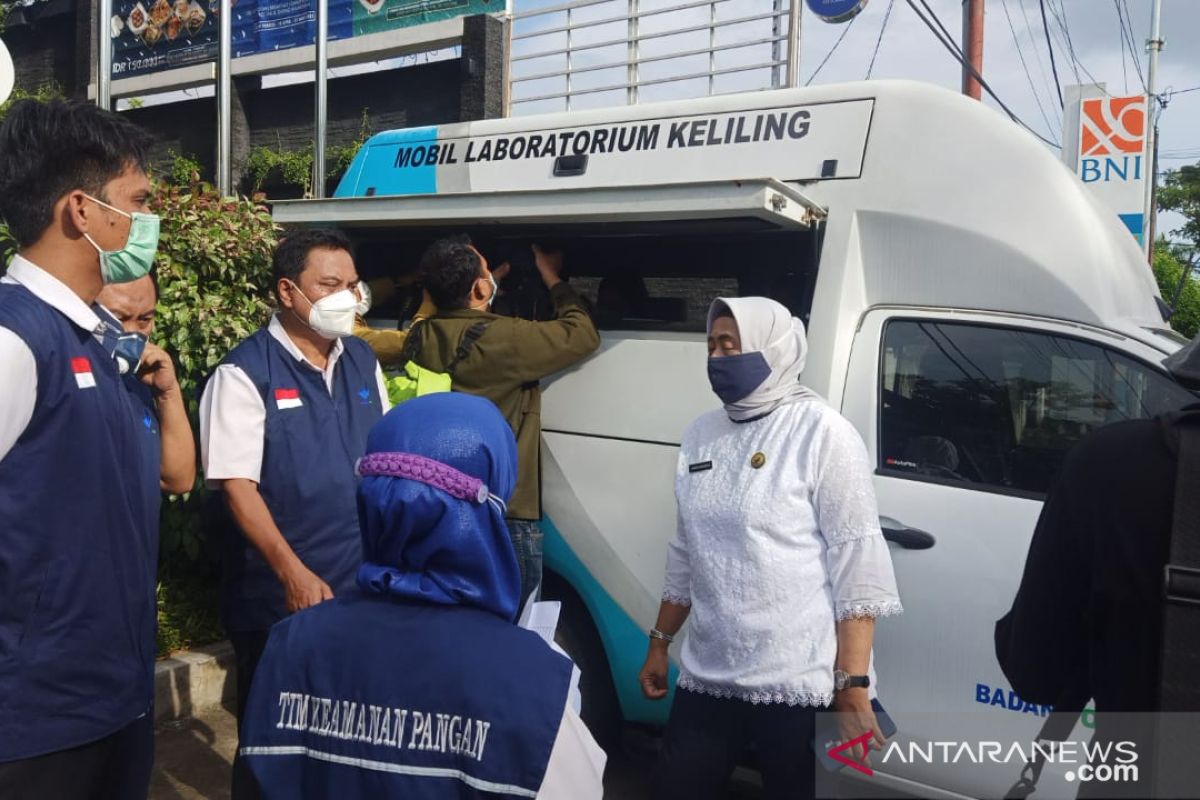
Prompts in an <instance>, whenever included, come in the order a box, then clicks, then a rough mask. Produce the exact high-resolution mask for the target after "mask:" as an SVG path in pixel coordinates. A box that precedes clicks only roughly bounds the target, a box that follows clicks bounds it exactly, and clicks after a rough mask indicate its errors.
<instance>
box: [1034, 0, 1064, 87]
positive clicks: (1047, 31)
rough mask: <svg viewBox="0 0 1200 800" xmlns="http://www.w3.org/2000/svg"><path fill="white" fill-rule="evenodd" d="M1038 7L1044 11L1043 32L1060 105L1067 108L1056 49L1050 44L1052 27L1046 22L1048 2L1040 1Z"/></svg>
mask: <svg viewBox="0 0 1200 800" xmlns="http://www.w3.org/2000/svg"><path fill="white" fill-rule="evenodd" d="M1038 6H1039V7H1040V8H1041V9H1042V30H1043V31H1044V32H1045V34H1046V49H1047V50H1049V51H1050V69H1051V71H1053V72H1054V89H1055V90H1056V91H1057V92H1058V104H1059V106H1062V107H1065V106H1066V103H1064V102H1063V96H1062V82H1061V81H1059V79H1058V65H1057V64H1056V63H1054V47H1053V46H1052V45H1051V44H1050V25H1049V23H1047V22H1046V0H1039V2H1038Z"/></svg>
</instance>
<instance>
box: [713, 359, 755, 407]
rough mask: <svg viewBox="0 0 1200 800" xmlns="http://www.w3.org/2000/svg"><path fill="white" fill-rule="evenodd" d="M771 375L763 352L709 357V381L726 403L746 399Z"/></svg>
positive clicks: (714, 390)
mask: <svg viewBox="0 0 1200 800" xmlns="http://www.w3.org/2000/svg"><path fill="white" fill-rule="evenodd" d="M770 375H771V367H770V366H768V365H767V359H766V358H765V357H764V356H763V354H762V353H759V352H754V353H742V354H741V355H737V356H718V357H717V358H709V359H708V382H709V383H710V384H712V390H713V392H715V393H716V395H717V397H719V398H721V402H722V403H724V404H725V405H730V404H732V403H736V402H738V401H740V400H745V399H746V398H747V397H749V396H750V393H751V392H753V391H754V390H755V389H757V388H758V387H759V386H762V385H763V381H765V380H766V379H767V378H768V377H770Z"/></svg>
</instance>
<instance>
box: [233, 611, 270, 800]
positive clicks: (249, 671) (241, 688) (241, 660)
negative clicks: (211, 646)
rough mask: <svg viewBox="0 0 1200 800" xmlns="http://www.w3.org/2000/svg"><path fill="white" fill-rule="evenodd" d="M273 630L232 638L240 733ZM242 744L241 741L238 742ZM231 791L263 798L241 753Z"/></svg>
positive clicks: (237, 798) (242, 799) (246, 799)
mask: <svg viewBox="0 0 1200 800" xmlns="http://www.w3.org/2000/svg"><path fill="white" fill-rule="evenodd" d="M270 633H271V632H270V631H231V632H230V633H229V641H230V643H231V644H233V656H234V661H235V662H236V664H237V722H238V732H239V733H240V732H241V730H242V719H243V718H244V717H245V715H246V700H247V699H248V698H249V697H250V683H251V681H253V680H254V671H255V670H256V669H258V662H259V660H260V659H261V658H262V654H263V650H265V649H266V647H267V637H268V636H269V635H270ZM238 744H239V746H240V745H241V742H239V743H238ZM230 794H231V795H232V800H257V799H258V798H259V797H261V795H260V793H259V791H258V784H257V783H256V782H255V780H254V776H253V775H252V774H251V772H250V770H249V769H248V768H247V767H246V762H245V761H243V760H242V757H241V756H240V755H234V757H233V784H232V786H231V791H230Z"/></svg>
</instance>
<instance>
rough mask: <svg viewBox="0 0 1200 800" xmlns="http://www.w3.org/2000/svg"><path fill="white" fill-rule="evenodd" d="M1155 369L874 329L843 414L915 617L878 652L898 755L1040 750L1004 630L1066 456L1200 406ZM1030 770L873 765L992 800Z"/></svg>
mask: <svg viewBox="0 0 1200 800" xmlns="http://www.w3.org/2000/svg"><path fill="white" fill-rule="evenodd" d="M1157 357H1158V358H1159V359H1160V358H1161V357H1162V356H1161V354H1157ZM1142 359H1145V360H1142ZM1155 360H1156V359H1155V353H1154V351H1152V350H1151V349H1150V348H1148V347H1145V346H1144V345H1141V344H1139V343H1136V342H1132V341H1130V340H1127V339H1123V338H1122V337H1118V336H1113V335H1107V334H1105V333H1104V332H1102V331H1093V330H1091V329H1084V328H1082V327H1080V326H1069V325H1059V324H1054V323H1049V322H1042V321H1038V320H1021V319H1018V318H1014V317H1011V316H1005V317H1001V316H999V315H986V314H966V313H954V312H941V313H938V312H929V311H915V310H899V309H897V310H886V309H881V310H874V311H872V312H870V313H868V314H867V315H866V317H865V318H864V320H863V324H862V325H861V326H860V329H859V332H858V333H857V334H856V337H855V342H854V347H853V351H852V355H851V363H850V367H849V371H848V375H847V384H846V391H845V394H844V397H845V401H844V402H843V408H842V411H843V413H844V414H845V415H846V416H847V417H848V418H849V419H850V420H851V421H852V422H853V423H854V424H855V426H856V427H857V428H858V430H859V431H860V432H861V433H862V434H863V438H864V440H865V441H866V443H867V447H868V450H869V452H870V454H871V457H872V458H873V459H874V464H875V468H876V473H875V489H876V492H877V495H878V500H879V513H880V517H881V521H882V522H883V527H884V529H885V535H886V536H887V537H888V539H889V544H890V548H891V552H892V560H893V563H894V566H895V570H896V578H897V581H898V583H899V588H900V594H901V598H902V600H903V603H904V607H905V612H904V614H903V615H902V616H900V617H896V618H890V619H884V620H881V621H880V623H879V625H878V628H877V632H876V646H875V647H876V649H875V656H876V670H877V673H878V686H879V693H880V700H881V701H882V702H883V704H884V706H885V707H887V708H888V710H889V712H891V715H892V717H893V718H894V719H895V720H896V723H897V725H898V726H899V728H900V734H899V736H900V739H901V740H902V741H903V740H904V738H905V737H912V738H913V739H914V740H918V741H925V742H927V741H945V740H947V739H952V740H961V739H963V738H967V739H970V738H971V737H974V739H975V740H976V741H977V740H978V739H979V738H980V737H983V738H987V739H993V740H994V739H996V738H997V737H998V736H1015V737H1019V738H1020V739H1022V740H1023V741H1026V742H1029V741H1032V740H1033V739H1034V738H1036V737H1035V734H1036V733H1037V731H1038V730H1039V729H1040V727H1041V725H1042V723H1043V722H1044V718H1043V715H1044V713H1045V712H1046V709H1044V708H1041V707H1037V706H1034V705H1032V704H1030V703H1026V702H1025V701H1024V700H1023V699H1022V698H1020V697H1019V696H1018V695H1016V694H1015V693H1014V692H1013V691H1011V687H1009V686H1008V685H1007V683H1006V681H1005V678H1004V675H1003V673H1002V672H1001V670H1000V667H999V665H998V664H997V661H996V656H995V651H994V646H993V626H994V624H995V622H996V620H997V619H999V618H1000V617H1001V616H1003V615H1004V614H1005V613H1006V612H1007V610H1008V609H1009V607H1010V605H1011V603H1012V599H1013V597H1014V595H1015V594H1016V590H1017V586H1018V584H1019V582H1020V578H1021V573H1022V569H1023V567H1024V562H1025V556H1026V553H1027V551H1028V548H1029V541H1030V539H1031V537H1032V534H1033V530H1034V527H1035V524H1036V522H1037V518H1038V514H1039V512H1040V511H1041V506H1042V500H1043V498H1044V496H1045V493H1046V491H1047V490H1048V488H1049V486H1050V484H1051V481H1052V479H1053V478H1054V476H1055V474H1056V472H1057V470H1058V468H1059V466H1060V464H1061V463H1062V460H1063V458H1064V457H1065V455H1066V452H1067V450H1068V449H1069V448H1070V447H1071V446H1072V445H1073V444H1074V443H1075V442H1076V441H1078V440H1079V439H1080V438H1081V437H1082V436H1084V435H1085V434H1086V433H1087V432H1089V431H1091V430H1093V429H1095V428H1097V427H1099V426H1102V425H1106V424H1110V423H1113V422H1117V421H1121V420H1126V419H1134V418H1141V417H1147V416H1152V415H1154V414H1158V413H1162V412H1165V411H1168V410H1171V409H1174V408H1179V407H1181V406H1183V405H1185V404H1186V403H1188V402H1190V401H1194V397H1193V396H1191V395H1189V394H1188V393H1187V392H1185V391H1184V390H1183V389H1181V388H1180V387H1179V386H1178V385H1177V384H1175V383H1174V382H1173V381H1171V379H1170V378H1169V377H1167V375H1166V374H1165V373H1163V372H1161V371H1160V370H1159V369H1158V368H1157V367H1154V366H1151V364H1152V363H1154V361H1155ZM1047 613H1053V612H1052V610H1047ZM876 763H877V764H878V761H877V762H876ZM1020 767H1021V765H1020V764H1013V765H1011V766H1010V765H1007V764H1005V765H1003V766H1001V767H999V768H995V769H991V768H988V767H980V766H977V765H974V764H963V763H959V764H958V765H956V766H953V767H947V766H945V765H941V764H922V763H907V764H905V763H897V762H896V761H895V760H892V761H889V762H888V763H887V764H886V765H884V764H878V769H879V770H880V771H881V772H884V773H889V774H895V775H896V776H898V777H903V778H907V779H909V780H914V781H918V782H920V783H922V784H926V785H927V786H931V787H937V788H940V789H946V790H950V791H954V792H962V793H966V794H970V795H972V796H997V797H999V796H1003V794H1004V793H1005V791H1006V790H1007V788H1008V787H1009V786H1011V785H1012V783H1013V782H1015V781H1016V779H1017V777H1018V775H1019V773H1020ZM1050 772H1052V770H1047V773H1050ZM1050 777H1051V776H1049V775H1047V776H1046V777H1044V778H1043V780H1044V781H1045V780H1047V778H1050ZM1051 779H1052V778H1051Z"/></svg>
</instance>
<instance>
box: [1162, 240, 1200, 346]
mask: <svg viewBox="0 0 1200 800" xmlns="http://www.w3.org/2000/svg"><path fill="white" fill-rule="evenodd" d="M1184 265H1185V261H1184V259H1183V257H1182V255H1180V254H1177V253H1175V252H1174V251H1173V250H1172V249H1171V247H1170V246H1169V245H1167V244H1166V243H1165V242H1161V241H1160V242H1159V243H1158V245H1157V246H1156V247H1155V248H1154V277H1155V279H1156V280H1157V281H1158V291H1159V293H1160V294H1161V295H1162V297H1163V299H1164V300H1166V301H1167V302H1168V303H1170V302H1172V301H1174V300H1175V296H1176V294H1177V293H1178V295H1179V301H1178V303H1177V305H1176V307H1175V313H1174V314H1173V315H1172V316H1171V327H1172V328H1174V329H1175V330H1176V331H1178V332H1179V333H1181V334H1182V335H1184V336H1186V337H1188V338H1189V339H1191V338H1193V337H1194V336H1195V335H1196V334H1197V332H1200V281H1198V280H1197V279H1196V277H1195V275H1190V276H1188V278H1187V280H1185V281H1184V282H1183V290H1182V291H1180V288H1179V287H1180V282H1179V281H1180V278H1182V277H1183V271H1184V268H1185V266H1184Z"/></svg>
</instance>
